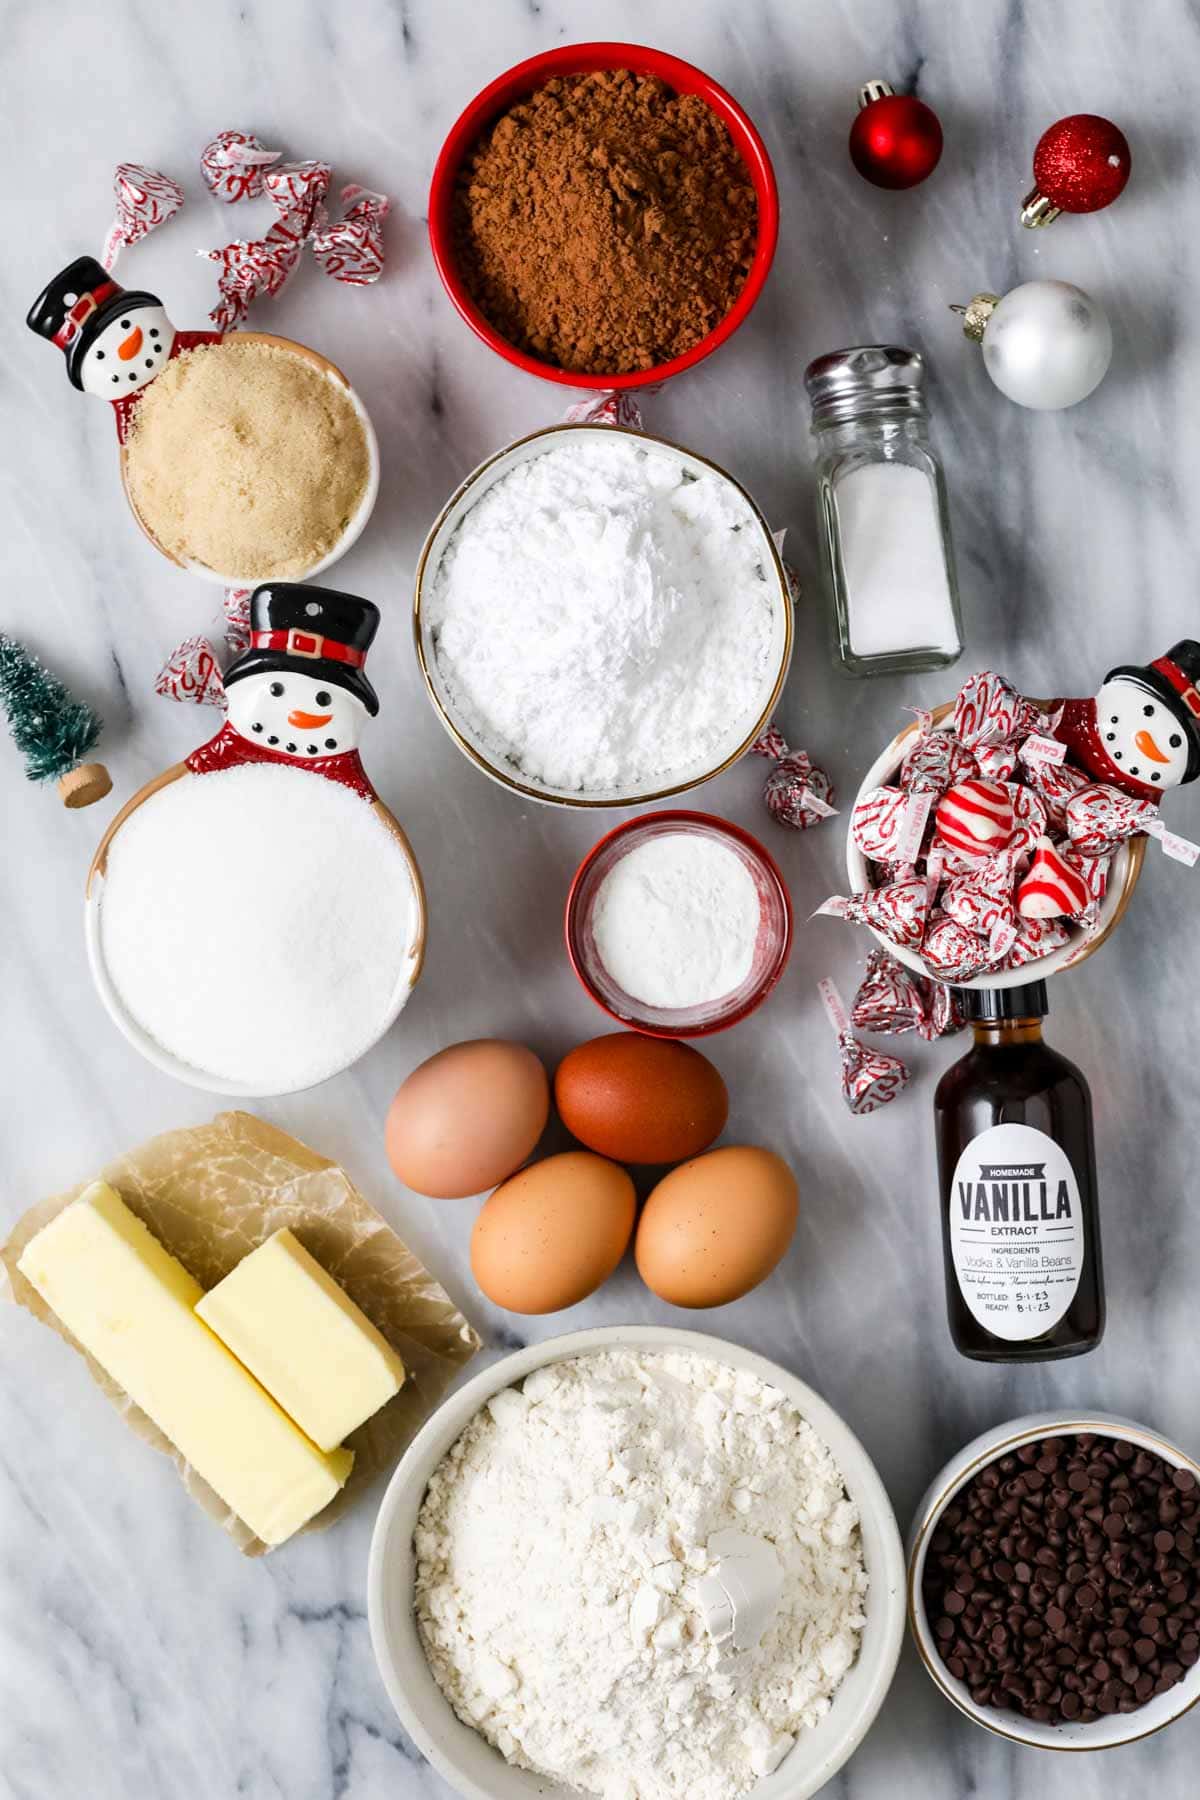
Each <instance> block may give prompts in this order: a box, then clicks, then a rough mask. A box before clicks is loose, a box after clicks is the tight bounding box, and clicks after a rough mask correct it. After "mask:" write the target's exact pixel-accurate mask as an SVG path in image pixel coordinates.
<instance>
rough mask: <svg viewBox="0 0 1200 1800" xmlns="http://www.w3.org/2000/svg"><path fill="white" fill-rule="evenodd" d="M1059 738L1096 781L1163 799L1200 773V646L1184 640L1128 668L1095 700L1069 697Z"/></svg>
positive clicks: (1109, 679) (1116, 672)
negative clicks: (1169, 790) (1171, 789)
mask: <svg viewBox="0 0 1200 1800" xmlns="http://www.w3.org/2000/svg"><path fill="white" fill-rule="evenodd" d="M1058 704H1061V706H1062V718H1061V720H1060V722H1059V724H1058V726H1057V728H1056V729H1055V732H1054V735H1055V737H1056V738H1058V739H1059V740H1060V742H1062V743H1064V744H1066V746H1067V748H1068V749H1069V750H1070V751H1071V752H1072V754H1073V755H1074V757H1075V759H1076V761H1077V762H1078V763H1079V764H1080V765H1081V766H1082V767H1083V768H1085V769H1087V771H1088V772H1089V774H1091V775H1092V776H1093V777H1094V778H1095V779H1096V780H1097V781H1102V782H1107V783H1108V784H1109V785H1110V786H1112V787H1116V788H1120V789H1121V790H1122V792H1123V793H1126V794H1132V796H1133V797H1134V799H1135V800H1158V799H1159V798H1160V797H1161V795H1162V792H1163V789H1164V788H1169V787H1179V786H1181V785H1182V784H1183V783H1184V782H1187V781H1195V779H1196V777H1197V775H1200V643H1197V642H1196V640H1195V639H1194V638H1184V639H1182V641H1181V642H1180V643H1178V644H1175V645H1174V646H1173V647H1172V648H1171V649H1170V650H1168V651H1167V654H1166V655H1165V656H1160V657H1159V658H1158V659H1157V660H1156V661H1155V662H1152V663H1150V664H1149V665H1148V666H1147V667H1145V668H1134V667H1121V668H1119V669H1113V670H1111V671H1110V673H1109V674H1108V675H1106V676H1105V678H1104V686H1103V687H1102V688H1101V689H1100V692H1099V693H1098V694H1097V695H1096V696H1095V698H1094V699H1091V700H1065V701H1062V702H1060V703H1058Z"/></svg>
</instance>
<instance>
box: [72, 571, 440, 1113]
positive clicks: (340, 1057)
mask: <svg viewBox="0 0 1200 1800" xmlns="http://www.w3.org/2000/svg"><path fill="white" fill-rule="evenodd" d="M250 623H251V634H250V645H249V648H248V649H247V650H246V651H245V652H244V653H243V655H242V656H240V657H239V658H238V659H237V661H236V662H234V663H233V664H232V666H231V667H230V668H229V670H228V671H227V673H226V676H225V686H226V690H227V694H228V703H229V711H228V717H227V719H226V721H225V723H224V724H223V725H222V727H221V729H220V730H219V731H218V732H217V734H216V736H215V737H213V738H210V740H209V741H208V743H206V744H202V745H201V746H200V748H199V749H197V750H194V751H193V752H192V754H191V755H190V756H189V757H188V758H187V759H186V761H184V762H182V763H177V764H175V765H174V767H172V768H170V769H167V770H165V771H164V773H163V774H161V775H159V776H157V777H156V778H155V779H154V780H153V781H151V782H150V783H148V785H147V786H146V787H144V788H142V790H141V792H140V793H138V794H135V795H134V797H133V799H132V800H131V801H130V802H129V803H128V805H127V806H125V807H123V808H122V809H121V811H120V812H119V813H118V814H117V816H116V818H115V819H114V820H113V822H112V824H111V825H110V826H109V828H108V830H107V831H106V832H105V834H104V837H103V839H102V841H101V843H100V847H99V849H98V850H97V852H96V855H95V858H94V859H93V862H92V866H91V869H90V871H89V874H88V880H87V891H86V902H85V929H86V937H87V949H88V959H89V962H90V964H91V970H92V975H93V978H94V980H95V983H96V987H97V990H98V992H99V995H100V998H101V1000H102V1001H103V1003H104V1005H105V1007H106V1008H107V1010H108V1012H109V1014H110V1016H111V1017H112V1018H113V1020H114V1021H115V1023H116V1024H117V1025H118V1026H119V1027H120V1029H121V1031H122V1032H124V1034H125V1036H126V1037H127V1038H128V1039H129V1041H130V1042H131V1043H132V1044H134V1045H135V1047H136V1048H137V1049H138V1050H140V1051H141V1053H142V1055H143V1056H145V1057H146V1058H147V1059H148V1060H149V1061H150V1062H152V1063H154V1064H155V1065H156V1066H157V1067H158V1068H160V1069H163V1070H165V1071H166V1072H167V1073H168V1074H170V1075H174V1076H175V1077H176V1078H177V1079H178V1080H180V1081H185V1082H188V1083H189V1084H190V1085H192V1086H193V1087H200V1088H206V1089H208V1090H209V1091H210V1092H213V1093H222V1094H238V1095H269V1094H283V1093H291V1092H294V1091H295V1090H297V1089H299V1088H306V1087H312V1086H314V1085H315V1084H316V1083H317V1082H320V1081H325V1080H327V1079H328V1078H329V1077H330V1076H331V1075H336V1074H338V1073H339V1072H340V1071H341V1070H343V1069H347V1068H349V1067H350V1065H351V1063H354V1062H356V1061H357V1060H358V1058H359V1057H360V1056H362V1055H364V1054H365V1052H366V1051H367V1050H369V1049H370V1048H371V1047H372V1045H374V1044H375V1043H376V1042H377V1041H378V1040H379V1039H380V1038H381V1037H382V1036H383V1034H384V1032H386V1031H387V1030H388V1028H389V1027H390V1026H391V1025H392V1024H393V1023H394V1021H395V1019H396V1018H397V1017H398V1015H399V1013H400V1011H401V1009H402V1008H403V1006H404V1004H405V1002H406V1001H407V999H408V997H409V995H410V993H411V992H412V989H413V987H414V985H415V984H416V981H417V978H418V976H419V975H420V972H421V964H422V960H423V956H424V947H425V926H426V915H425V896H424V890H423V888H422V884H421V874H420V870H419V869H418V867H417V863H416V859H415V857H414V856H413V853H412V850H411V848H410V847H409V843H408V840H407V838H406V837H405V835H404V832H403V831H402V830H401V828H400V826H399V824H398V823H397V821H396V820H395V818H393V816H392V814H391V813H390V812H389V811H388V809H387V807H386V806H385V805H384V804H383V802H382V801H381V800H380V799H379V797H378V795H377V794H376V793H375V790H374V788H373V787H372V786H371V783H370V781H369V780H368V778H367V775H366V772H365V770H364V769H363V766H362V762H361V761H360V758H359V753H358V742H359V736H360V733H361V730H362V727H363V725H364V723H365V722H366V721H367V719H368V718H373V717H374V716H375V714H376V713H377V712H378V710H379V702H378V700H377V698H376V695H375V691H374V689H373V688H372V686H371V684H370V682H369V681H368V679H367V677H366V674H365V672H364V664H365V661H366V654H367V650H368V647H369V646H370V643H371V640H372V639H373V637H374V635H375V632H376V629H377V626H378V623H379V612H378V609H377V608H376V607H374V606H373V605H371V603H370V602H369V601H367V600H360V599H357V598H356V597H355V596H354V595H351V594H341V593H337V592H335V591H334V590H333V589H330V588H320V587H309V586H304V585H300V584H296V583H291V582H284V583H279V584H276V585H274V586H267V587H260V588H258V589H256V590H255V592H254V594H253V595H252V597H251V602H250Z"/></svg>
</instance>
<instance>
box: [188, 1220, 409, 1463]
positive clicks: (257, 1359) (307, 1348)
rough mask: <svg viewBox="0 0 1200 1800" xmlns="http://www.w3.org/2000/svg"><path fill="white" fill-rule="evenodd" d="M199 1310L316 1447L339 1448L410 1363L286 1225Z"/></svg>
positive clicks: (396, 1385) (209, 1295)
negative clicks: (403, 1358) (400, 1356)
mask: <svg viewBox="0 0 1200 1800" xmlns="http://www.w3.org/2000/svg"><path fill="white" fill-rule="evenodd" d="M196 1311H197V1312H198V1313H199V1315H200V1317H201V1318H202V1319H203V1320H204V1322H205V1324H206V1325H208V1326H210V1327H211V1329H212V1330H213V1331H215V1332H216V1334H217V1336H218V1337H219V1338H220V1339H221V1342H222V1343H223V1344H227V1345H228V1346H229V1348H230V1349H231V1350H232V1351H233V1354H234V1355H235V1356H236V1357H237V1358H238V1360H239V1361H240V1362H244V1363H245V1365H246V1367H247V1368H248V1369H249V1370H250V1373H251V1374H252V1375H256V1376H257V1377H258V1379H259V1381H261V1382H262V1384H263V1386H264V1387H265V1388H266V1390H267V1392H268V1393H269V1394H271V1395H273V1396H274V1398H275V1399H276V1400H278V1402H279V1404H280V1406H282V1408H283V1410H284V1412H286V1413H288V1414H289V1415H290V1416H291V1417H292V1418H293V1419H295V1421H296V1423H297V1425H299V1427H300V1429H301V1430H302V1431H306V1432H307V1433H308V1435H309V1437H310V1438H311V1439H312V1440H313V1443H314V1444H319V1445H320V1447H321V1449H322V1450H332V1449H333V1447H334V1445H335V1444H340V1443H341V1442H342V1440H343V1439H344V1438H345V1437H347V1436H348V1434H349V1433H350V1432H352V1431H353V1430H354V1428H355V1426H357V1425H361V1424H362V1422H363V1420H364V1419H369V1418H370V1417H371V1414H372V1413H374V1412H378V1411H379V1408H380V1407H381V1406H382V1405H383V1404H384V1402H385V1401H386V1400H390V1399H391V1397H392V1395H393V1394H396V1393H399V1391H400V1388H401V1387H402V1385H403V1383H404V1364H403V1363H402V1362H401V1360H400V1358H399V1357H398V1356H397V1354H396V1352H395V1351H394V1350H393V1349H392V1346H391V1345H390V1344H389V1343H388V1341H387V1339H386V1338H385V1337H384V1335H383V1333H382V1332H380V1331H377V1330H376V1329H375V1327H374V1325H372V1323H371V1321H370V1319H368V1318H367V1317H366V1315H365V1314H364V1313H362V1312H360V1310H359V1308H358V1307H357V1306H355V1304H354V1302H353V1300H351V1298H350V1296H349V1295H348V1294H347V1293H345V1292H344V1291H343V1289H342V1288H340V1287H339V1286H338V1284H337V1282H336V1281H335V1280H334V1279H333V1277H332V1276H331V1275H329V1274H327V1273H326V1271H325V1270H324V1269H323V1268H322V1267H321V1265H320V1263H319V1262H317V1261H316V1260H315V1259H314V1258H313V1257H311V1256H310V1255H309V1253H308V1251H307V1250H306V1249H305V1248H304V1245H303V1244H301V1243H300V1242H299V1241H298V1239H296V1238H294V1237H293V1236H292V1234H291V1232H290V1231H289V1230H288V1228H287V1226H286V1225H285V1226H284V1227H283V1229H282V1231H277V1232H276V1233H275V1235H274V1236H273V1237H269V1238H268V1239H267V1241H266V1243H265V1244H260V1245H259V1246H258V1249H257V1250H252V1251H251V1252H250V1254H249V1256H245V1257H243V1258H242V1260H241V1262H240V1263H238V1265H237V1267H236V1268H235V1269H231V1270H230V1272H229V1274H228V1275H226V1277H225V1279H224V1281H219V1282H218V1283H217V1285H216V1287H215V1288H211V1289H210V1290H209V1292H208V1293H207V1294H205V1296H204V1298H203V1299H202V1300H200V1301H198V1302H197V1305H196Z"/></svg>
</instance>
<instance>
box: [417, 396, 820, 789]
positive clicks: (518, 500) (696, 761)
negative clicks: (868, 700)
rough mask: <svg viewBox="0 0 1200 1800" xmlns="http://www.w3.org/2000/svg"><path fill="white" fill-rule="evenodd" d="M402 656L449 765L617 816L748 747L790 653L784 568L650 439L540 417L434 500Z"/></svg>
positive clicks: (667, 447) (766, 544)
mask: <svg viewBox="0 0 1200 1800" xmlns="http://www.w3.org/2000/svg"><path fill="white" fill-rule="evenodd" d="M415 629H416V642H417V654H418V657H419V659H420V663H421V668H422V670H423V672H424V675H425V680H426V685H427V687H428V689H429V693H430V696H431V698H432V700H433V703H434V706H435V708H436V709H437V712H438V714H439V716H440V718H441V720H442V722H443V724H444V725H445V726H446V728H447V730H448V731H449V732H450V734H451V736H452V737H453V738H454V740H455V742H456V743H457V744H458V745H459V747H460V749H462V750H463V751H464V752H465V754H466V755H467V756H469V757H470V758H471V760H472V761H473V762H474V763H476V764H477V765H478V767H480V768H481V769H483V770H484V771H485V772H486V773H487V774H488V775H490V776H492V777H493V779H495V780H496V781H499V782H501V783H502V784H503V785H504V786H506V787H508V788H512V789H515V790H516V791H517V792H519V793H521V794H525V795H527V796H529V797H530V798H531V799H535V800H543V801H549V802H552V803H557V804H559V805H568V806H630V805H640V804H642V803H644V802H646V801H650V800H656V799H661V798H664V797H665V796H666V795H668V794H677V793H681V792H682V791H683V790H684V789H686V788H691V787H695V786H696V785H697V784H698V783H699V782H702V781H706V780H708V779H709V777H710V776H712V775H716V774H718V773H719V772H720V771H721V770H722V769H724V768H725V767H727V766H728V765H729V764H730V763H731V762H733V761H734V760H735V759H736V758H737V757H739V756H741V755H742V753H743V752H744V751H746V750H748V749H749V747H750V745H751V744H752V743H753V742H754V740H755V738H756V737H757V736H758V735H759V733H760V732H761V730H762V728H763V726H764V725H765V724H766V723H767V721H768V720H769V718H770V715H771V712H772V710H773V708H774V705H775V702H776V700H777V699H778V696H779V693H780V690H781V689H782V687H783V682H784V678H785V677H786V675H787V667H788V660H789V657H790V655H791V646H792V607H791V599H790V595H789V592H788V584H787V577H786V575H785V574H784V570H783V565H782V563H781V562H780V559H779V553H778V551H777V549H776V547H775V543H774V541H773V539H772V537H771V533H770V531H769V530H768V528H767V524H766V521H765V520H764V519H763V517H762V515H761V513H760V512H759V511H758V509H757V507H756V506H755V505H754V502H753V501H752V500H751V499H750V497H749V495H748V494H747V493H746V492H745V490H744V489H743V488H741V487H740V486H739V485H738V483H737V482H736V481H734V480H733V478H732V477H731V476H729V475H727V474H726V473H725V471H724V470H722V469H720V468H718V467H717V466H716V465H715V464H714V463H711V462H708V461H707V460H706V459H705V458H703V457H699V456H695V455H694V454H692V453H691V452H690V451H687V450H683V449H680V448H679V447H678V446H677V445H675V444H669V443H667V442H665V441H664V440H663V439H661V438H653V437H649V436H647V435H645V434H644V433H642V432H637V431H631V430H628V429H626V428H625V427H623V426H616V425H559V426H554V427H552V428H550V429H549V430H546V431H540V432H537V433H535V434H534V436H532V437H529V438H525V439H524V440H522V441H521V442H520V443H517V444H513V445H511V446H510V447H509V448H508V449H506V450H502V451H501V452H500V453H499V455H497V456H494V457H492V458H491V459H490V460H489V461H488V462H486V463H484V464H482V466H481V467H480V468H478V469H476V470H475V472H474V473H473V474H472V475H470V476H469V477H468V478H467V480H466V481H465V482H464V483H463V484H462V486H461V487H460V488H459V489H458V492H457V493H456V494H454V496H453V497H452V498H451V499H450V501H449V502H448V503H447V505H446V506H445V508H444V509H443V511H442V513H441V516H440V517H439V519H438V520H437V522H436V524H435V525H434V527H433V530H432V531H431V532H430V535H429V537H428V539H427V541H426V544H425V548H424V550H423V552H422V554H421V560H420V564H419V566H418V570H417V591H416V613H415Z"/></svg>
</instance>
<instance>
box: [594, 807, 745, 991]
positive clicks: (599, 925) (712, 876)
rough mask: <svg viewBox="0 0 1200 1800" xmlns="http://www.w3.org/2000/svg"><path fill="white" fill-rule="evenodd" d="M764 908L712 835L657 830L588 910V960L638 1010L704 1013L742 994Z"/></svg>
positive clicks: (622, 861) (736, 861) (621, 863)
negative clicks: (700, 1009) (591, 948)
mask: <svg viewBox="0 0 1200 1800" xmlns="http://www.w3.org/2000/svg"><path fill="white" fill-rule="evenodd" d="M761 919H762V909H761V907H760V905H759V899H758V889H757V887H756V886H755V883H754V877H753V875H752V874H751V873H750V870H749V869H748V868H747V867H746V864H745V862H744V861H743V859H742V858H741V857H740V856H739V855H738V853H737V851H736V850H733V849H731V848H730V847H729V845H728V844H725V843H722V842H721V840H720V838H718V837H716V836H715V835H713V834H712V833H711V832H699V831H694V832H689V831H665V832H663V833H661V834H660V835H659V836H656V837H647V838H644V839H643V840H642V842H641V843H639V844H635V845H634V847H633V848H632V849H631V850H628V851H627V852H626V853H625V855H624V856H621V857H620V858H618V860H617V861H616V862H615V863H614V864H613V866H612V868H611V869H610V870H609V871H608V874H607V875H606V876H605V877H604V880H603V881H602V882H601V884H600V890H599V892H598V893H597V895H596V904H595V907H594V909H593V912H592V935H593V937H594V938H595V940H596V952H597V955H598V956H599V958H600V961H601V962H602V963H603V964H604V967H605V968H606V969H607V971H608V973H609V975H610V976H611V977H612V979H613V981H615V982H616V984H617V986H618V987H619V988H620V989H621V990H622V992H624V993H626V994H628V995H629V997H630V999H632V1000H640V1001H641V1002H642V1003H643V1005H645V1006H661V1007H666V1008H674V1007H689V1006H705V1005H707V1004H708V1003H709V1002H710V1001H713V1000H720V999H723V998H724V996H725V995H726V994H732V993H734V992H735V990H736V989H737V988H739V987H741V985H742V983H743V982H744V981H745V979H746V977H747V976H748V975H749V973H750V970H751V968H752V966H753V963H754V946H755V944H756V943H757V941H758V931H759V925H760V922H761Z"/></svg>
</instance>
